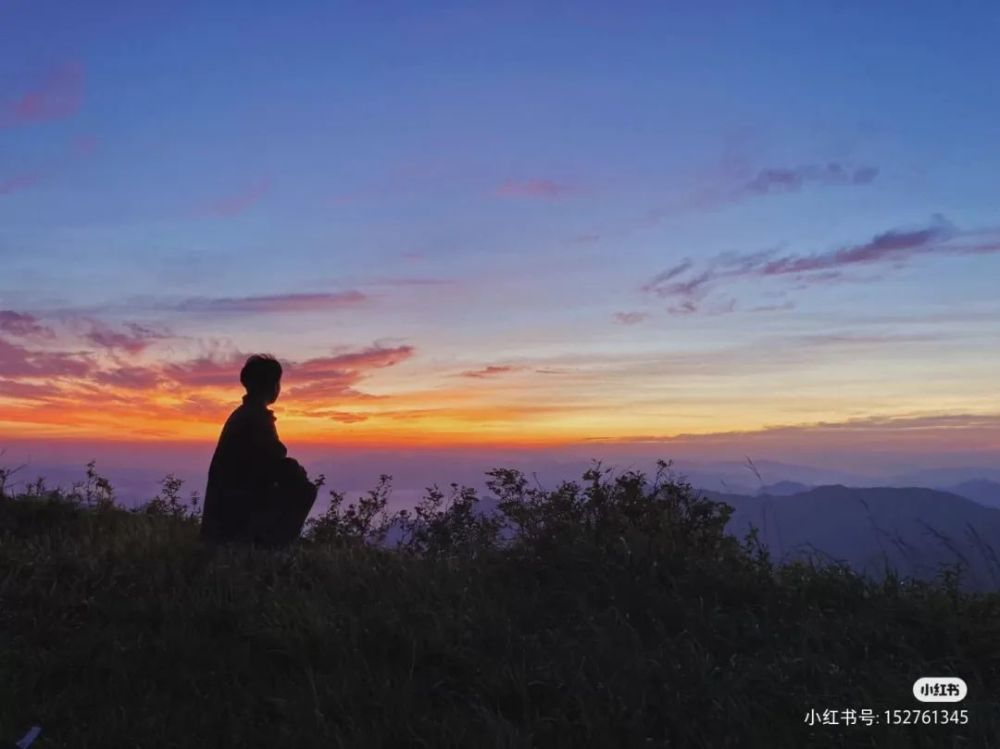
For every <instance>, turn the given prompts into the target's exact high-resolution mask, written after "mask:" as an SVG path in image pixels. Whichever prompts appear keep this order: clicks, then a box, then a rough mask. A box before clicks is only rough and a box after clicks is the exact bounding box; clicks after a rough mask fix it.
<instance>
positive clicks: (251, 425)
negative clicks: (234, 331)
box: [201, 355, 317, 546]
mask: <svg viewBox="0 0 1000 749" xmlns="http://www.w3.org/2000/svg"><path fill="white" fill-rule="evenodd" d="M240 382H241V383H243V387H245V388H246V390H247V394H246V395H245V396H243V405H242V406H240V407H239V408H237V409H236V410H235V411H233V413H232V414H231V415H230V416H229V418H228V419H227V420H226V425H225V426H224V427H223V428H222V434H221V435H220V436H219V444H218V445H217V446H216V448H215V454H214V455H213V456H212V464H211V466H209V469H208V487H207V488H206V490H205V507H204V512H203V514H202V519H201V537H202V539H204V540H205V541H209V542H214V543H220V542H226V541H247V542H251V543H257V544H261V545H264V546H283V545H286V544H290V543H291V542H292V541H294V540H295V539H296V538H298V536H299V533H300V532H301V531H302V525H303V524H304V523H305V520H306V516H307V515H308V514H309V510H311V509H312V505H313V502H315V501H316V490H317V487H316V486H315V485H314V484H313V483H312V482H311V481H309V477H308V476H307V475H306V471H305V469H304V468H303V467H302V466H300V465H299V463H298V461H296V460H294V459H292V458H289V457H288V450H287V449H286V448H285V446H284V445H283V444H281V440H280V439H278V430H277V429H276V428H275V425H274V421H275V417H274V414H273V413H272V412H271V410H270V409H269V408H268V406H269V405H271V404H272V403H274V402H275V401H276V400H277V399H278V395H279V394H280V393H281V364H279V363H278V361H277V360H276V359H275V358H274V357H271V356H266V355H254V356H251V357H250V358H249V359H247V361H246V364H244V365H243V369H242V371H241V372H240Z"/></svg>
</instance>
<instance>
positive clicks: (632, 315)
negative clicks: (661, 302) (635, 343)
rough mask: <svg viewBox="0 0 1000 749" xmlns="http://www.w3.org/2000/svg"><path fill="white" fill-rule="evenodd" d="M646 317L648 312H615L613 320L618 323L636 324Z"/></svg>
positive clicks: (647, 317)
mask: <svg viewBox="0 0 1000 749" xmlns="http://www.w3.org/2000/svg"><path fill="white" fill-rule="evenodd" d="M647 319H649V313H648V312H615V322H616V323H618V324H619V325H636V324H638V323H641V322H642V321H643V320H647Z"/></svg>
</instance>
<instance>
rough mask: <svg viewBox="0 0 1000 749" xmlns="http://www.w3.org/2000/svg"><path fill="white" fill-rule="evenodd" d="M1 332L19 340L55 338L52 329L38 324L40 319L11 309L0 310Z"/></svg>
mask: <svg viewBox="0 0 1000 749" xmlns="http://www.w3.org/2000/svg"><path fill="white" fill-rule="evenodd" d="M0 331H2V332H4V333H7V334H8V335H12V336H17V337H18V338H29V337H38V338H51V337H52V336H53V332H52V329H51V328H49V327H47V326H45V325H42V324H41V323H40V322H38V318H36V317H34V316H32V315H24V314H21V313H20V312H14V311H13V310H9V309H5V310H0Z"/></svg>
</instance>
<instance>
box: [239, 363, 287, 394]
mask: <svg viewBox="0 0 1000 749" xmlns="http://www.w3.org/2000/svg"><path fill="white" fill-rule="evenodd" d="M280 379H281V364H280V363H279V362H278V360H277V359H275V358H274V357H273V356H271V355H270V354H254V355H253V356H251V357H250V358H249V359H247V363H246V364H244V365H243V369H241V370H240V382H241V383H243V387H245V388H246V389H247V392H248V393H251V394H256V393H265V392H267V391H269V390H270V389H271V388H273V387H274V386H275V384H277V382H278V380H280Z"/></svg>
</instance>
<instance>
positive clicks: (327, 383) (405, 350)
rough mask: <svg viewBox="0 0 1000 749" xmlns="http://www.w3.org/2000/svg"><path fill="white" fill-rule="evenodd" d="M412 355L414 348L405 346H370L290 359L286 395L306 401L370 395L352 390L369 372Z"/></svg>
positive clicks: (399, 361) (355, 397)
mask: <svg viewBox="0 0 1000 749" xmlns="http://www.w3.org/2000/svg"><path fill="white" fill-rule="evenodd" d="M413 355H414V348H413V347H412V346H408V345H401V346H390V347H386V346H371V347H369V348H365V349H361V350H358V351H346V352H342V353H338V354H334V355H332V356H326V357H318V358H314V359H306V360H305V361H302V362H293V363H291V364H289V367H288V371H287V374H286V375H285V380H286V381H287V382H288V384H289V395H290V396H291V397H294V398H299V399H302V400H306V401H308V400H312V399H316V398H326V399H329V398H333V399H344V398H354V399H357V398H359V397H360V398H365V397H367V398H370V397H371V396H365V395H364V394H362V393H359V392H358V391H357V390H355V386H356V385H357V384H358V383H359V382H360V381H361V380H362V379H364V378H365V377H366V376H367V374H368V373H369V372H371V371H373V370H376V369H383V368H385V367H392V366H395V365H397V364H400V363H401V362H404V361H406V360H407V359H409V358H410V357H412V356H413Z"/></svg>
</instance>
